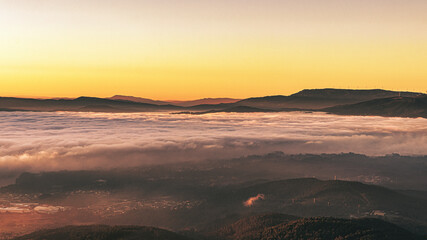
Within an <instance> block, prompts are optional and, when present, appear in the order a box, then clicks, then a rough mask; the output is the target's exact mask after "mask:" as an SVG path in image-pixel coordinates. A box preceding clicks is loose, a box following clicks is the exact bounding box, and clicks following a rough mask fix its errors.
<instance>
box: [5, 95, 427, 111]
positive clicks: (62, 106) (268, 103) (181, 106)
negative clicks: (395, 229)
mask: <svg viewBox="0 0 427 240" xmlns="http://www.w3.org/2000/svg"><path fill="white" fill-rule="evenodd" d="M399 96H400V97H399ZM425 97H427V96H426V95H425V94H421V93H415V92H394V91H386V90H379V89H376V90H348V89H329V88H328V89H307V90H303V91H300V92H298V93H295V94H292V95H290V96H283V95H277V96H266V97H256V98H248V99H244V100H239V99H232V98H205V99H199V100H193V101H156V100H151V99H146V98H137V97H132V96H123V95H116V96H113V97H111V98H93V97H79V98H76V99H31V98H11V97H0V109H2V111H17V110H18V111H19V110H27V111H86V112H156V111H184V112H185V113H192V112H189V111H197V112H198V113H213V112H272V111H312V110H316V111H328V112H333V113H338V114H350V115H359V114H363V115H384V116H402V115H403V116H419V114H425V112H424V111H423V110H422V108H423V106H420V105H419V103H418V102H419V101H421V99H423V98H425ZM385 98H389V99H396V98H399V99H416V101H417V103H416V104H415V105H414V107H413V108H421V110H420V109H418V110H417V109H412V108H411V110H408V112H404V113H400V112H398V111H403V110H396V109H392V110H391V111H390V112H391V113H388V112H386V113H383V112H380V111H379V110H375V109H374V110H372V111H370V112H369V113H368V114H365V111H366V109H360V110H359V112H361V113H357V109H356V110H355V113H353V112H352V111H347V110H345V109H344V110H340V108H339V107H337V108H332V107H335V106H343V105H349V104H357V103H361V102H366V101H371V100H379V99H385ZM373 103H375V102H373ZM393 104H394V103H390V104H388V105H393ZM417 104H418V105H417ZM408 106H409V105H408ZM356 107H357V108H359V107H362V106H359V105H358V106H356ZM366 107H367V106H365V108H366ZM406 107H407V106H406V105H405V106H402V107H399V106H397V107H394V106H390V108H406ZM329 108H331V109H329ZM380 108H381V107H380ZM380 110H381V109H380ZM376 111H377V112H376ZM393 111H397V113H394V112H393ZM346 112H348V113H346Z"/></svg>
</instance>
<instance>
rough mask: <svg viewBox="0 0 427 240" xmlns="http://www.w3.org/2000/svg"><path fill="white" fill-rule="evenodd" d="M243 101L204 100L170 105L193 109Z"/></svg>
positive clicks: (224, 99) (233, 99)
mask: <svg viewBox="0 0 427 240" xmlns="http://www.w3.org/2000/svg"><path fill="white" fill-rule="evenodd" d="M240 100H241V99H235V98H203V99H197V100H192V101H168V102H169V103H171V104H173V105H177V106H181V107H192V106H197V105H217V104H226V103H235V102H238V101H240Z"/></svg>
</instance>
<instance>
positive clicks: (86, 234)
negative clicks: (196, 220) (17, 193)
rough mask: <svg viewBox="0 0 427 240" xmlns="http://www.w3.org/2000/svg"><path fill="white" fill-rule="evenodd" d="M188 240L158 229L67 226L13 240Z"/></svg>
mask: <svg viewBox="0 0 427 240" xmlns="http://www.w3.org/2000/svg"><path fill="white" fill-rule="evenodd" d="M28 239H31V240H58V239H61V240H81V239H90V240H115V239H117V240H139V239H144V240H190V239H189V238H187V237H185V236H182V235H179V234H176V233H173V232H170V231H167V230H163V229H159V228H153V227H138V226H106V225H89V226H67V227H62V228H57V229H48V230H41V231H37V232H33V233H30V234H28V235H24V236H21V237H17V238H15V240H28Z"/></svg>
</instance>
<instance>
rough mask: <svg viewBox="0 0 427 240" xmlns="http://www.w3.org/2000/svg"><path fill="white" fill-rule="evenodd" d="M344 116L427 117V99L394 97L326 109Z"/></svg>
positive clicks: (422, 97) (424, 97)
mask: <svg viewBox="0 0 427 240" xmlns="http://www.w3.org/2000/svg"><path fill="white" fill-rule="evenodd" d="M324 110H325V111H327V112H330V113H335V114H343V115H369V116H385V117H427V97H426V96H420V97H392V98H383V99H375V100H371V101H366V102H361V103H357V104H350V105H342V106H336V107H331V108H326V109H324Z"/></svg>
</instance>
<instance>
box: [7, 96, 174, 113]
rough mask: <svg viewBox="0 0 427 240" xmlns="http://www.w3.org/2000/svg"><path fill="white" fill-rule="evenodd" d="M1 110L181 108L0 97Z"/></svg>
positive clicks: (92, 100) (101, 100)
mask: <svg viewBox="0 0 427 240" xmlns="http://www.w3.org/2000/svg"><path fill="white" fill-rule="evenodd" d="M0 108H4V109H14V110H27V111H94V112H155V111H175V110H180V109H181V107H177V106H172V105H154V104H148V103H138V102H132V101H123V100H111V99H104V98H94V97H79V98H76V99H31V98H10V97H7V98H4V97H0Z"/></svg>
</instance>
